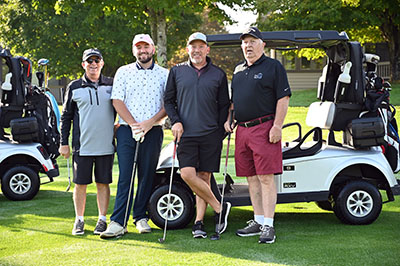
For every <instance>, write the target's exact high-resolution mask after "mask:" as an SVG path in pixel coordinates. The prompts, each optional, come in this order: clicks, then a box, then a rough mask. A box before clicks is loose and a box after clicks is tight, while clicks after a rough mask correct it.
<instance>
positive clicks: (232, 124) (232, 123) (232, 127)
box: [224, 121, 236, 133]
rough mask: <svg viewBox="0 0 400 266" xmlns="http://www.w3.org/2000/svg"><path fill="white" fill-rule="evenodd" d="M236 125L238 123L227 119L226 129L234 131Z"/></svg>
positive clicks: (230, 131) (229, 131)
mask: <svg viewBox="0 0 400 266" xmlns="http://www.w3.org/2000/svg"><path fill="white" fill-rule="evenodd" d="M235 127H236V123H235V122H232V121H226V122H225V124H224V128H225V131H226V132H228V133H232V132H233V129H234V128H235Z"/></svg>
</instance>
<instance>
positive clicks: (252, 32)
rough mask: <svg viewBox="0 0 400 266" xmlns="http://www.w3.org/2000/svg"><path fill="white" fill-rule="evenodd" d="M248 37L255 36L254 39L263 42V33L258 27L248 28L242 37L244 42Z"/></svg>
mask: <svg viewBox="0 0 400 266" xmlns="http://www.w3.org/2000/svg"><path fill="white" fill-rule="evenodd" d="M246 35H250V36H253V37H254V38H257V39H260V40H262V35H261V32H260V31H259V30H258V29H257V27H249V28H247V29H246V30H245V31H244V32H243V33H242V35H240V39H241V40H243V38H244V37H246Z"/></svg>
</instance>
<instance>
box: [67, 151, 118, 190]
mask: <svg viewBox="0 0 400 266" xmlns="http://www.w3.org/2000/svg"><path fill="white" fill-rule="evenodd" d="M72 160H73V162H74V167H73V168H74V180H73V181H74V183H75V184H79V185H88V184H91V183H92V175H93V166H94V177H95V182H96V183H101V184H110V183H112V167H113V164H114V154H110V155H102V156H80V155H78V154H74V155H73V156H72Z"/></svg>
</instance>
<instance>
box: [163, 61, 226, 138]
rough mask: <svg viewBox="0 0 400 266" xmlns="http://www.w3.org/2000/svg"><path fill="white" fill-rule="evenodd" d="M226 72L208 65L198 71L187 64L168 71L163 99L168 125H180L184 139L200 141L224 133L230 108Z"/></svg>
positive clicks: (209, 63) (208, 62) (209, 62)
mask: <svg viewBox="0 0 400 266" xmlns="http://www.w3.org/2000/svg"><path fill="white" fill-rule="evenodd" d="M229 104H230V102H229V92H228V81H227V79H226V74H225V72H224V71H223V70H222V69H221V68H219V67H217V66H215V65H214V64H212V63H211V59H210V58H209V57H207V65H206V66H205V67H203V68H202V69H200V70H197V69H196V68H195V67H193V66H192V64H191V62H190V60H188V61H187V62H185V63H181V64H178V65H176V66H174V67H173V68H171V70H170V72H169V75H168V81H167V85H166V90H165V95H164V107H165V111H166V112H167V114H168V117H169V118H170V119H171V124H172V125H173V124H175V123H177V122H181V123H182V124H183V129H184V132H183V135H182V136H183V137H199V136H205V135H208V134H210V133H212V132H214V131H217V130H220V131H221V132H223V131H224V122H225V121H226V117H227V116H228V108H229Z"/></svg>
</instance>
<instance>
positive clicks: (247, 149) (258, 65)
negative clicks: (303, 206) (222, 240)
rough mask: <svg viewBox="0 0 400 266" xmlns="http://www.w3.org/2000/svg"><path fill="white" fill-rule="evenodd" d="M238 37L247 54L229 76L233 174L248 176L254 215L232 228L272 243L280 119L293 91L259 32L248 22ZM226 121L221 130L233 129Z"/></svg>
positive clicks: (279, 144)
mask: <svg viewBox="0 0 400 266" xmlns="http://www.w3.org/2000/svg"><path fill="white" fill-rule="evenodd" d="M240 39H241V40H242V45H241V47H242V51H243V54H244V57H245V59H246V60H245V62H243V63H241V64H239V65H237V66H236V68H235V71H234V74H233V78H232V101H233V104H232V106H231V109H234V110H235V119H236V121H237V124H238V128H237V130H236V143H235V166H236V175H237V176H246V177H247V181H248V183H249V193H250V199H251V204H252V206H253V209H254V220H250V221H248V225H247V226H246V227H245V228H243V229H239V230H237V232H236V234H237V235H238V236H254V235H260V238H259V243H273V242H274V241H275V229H274V225H273V222H274V213H275V205H276V199H277V191H276V186H275V181H274V174H276V173H282V148H281V137H282V125H283V121H284V119H285V116H286V113H287V109H288V106H289V97H290V96H291V92H290V87H289V83H288V79H287V75H286V71H285V69H284V68H283V66H282V65H281V63H280V62H279V61H277V60H275V59H272V58H269V57H267V56H265V55H264V47H265V43H264V42H263V41H262V35H261V32H260V31H259V30H258V29H257V28H256V27H250V28H249V29H247V30H246V31H245V32H244V33H243V34H242V35H241V36H240ZM228 121H230V117H228V119H227V122H226V123H225V130H226V131H228V132H232V128H231V126H230V125H229V122H228Z"/></svg>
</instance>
